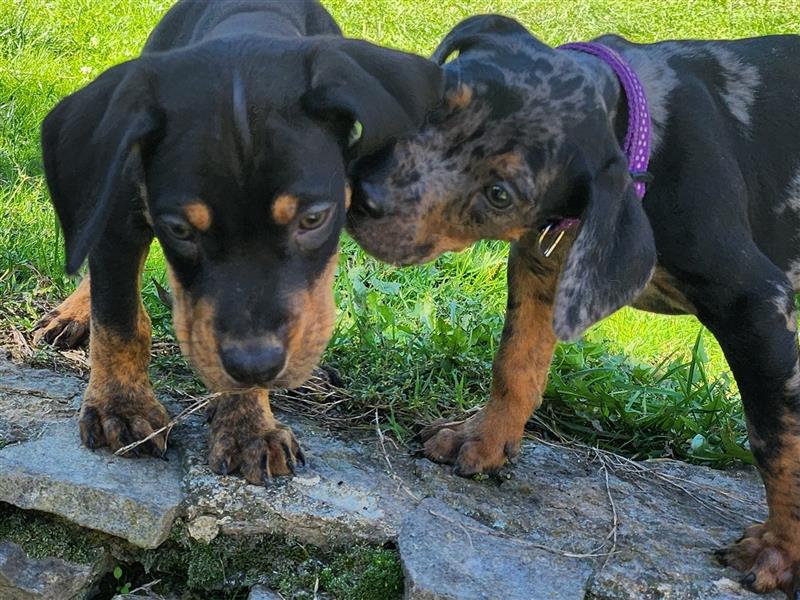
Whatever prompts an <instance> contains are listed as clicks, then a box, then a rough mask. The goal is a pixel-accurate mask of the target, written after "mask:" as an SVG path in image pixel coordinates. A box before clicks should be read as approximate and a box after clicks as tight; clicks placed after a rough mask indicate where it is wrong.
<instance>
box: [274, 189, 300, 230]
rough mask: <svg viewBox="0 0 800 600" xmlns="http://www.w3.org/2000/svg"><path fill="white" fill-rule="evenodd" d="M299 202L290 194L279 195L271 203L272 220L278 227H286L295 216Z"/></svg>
mask: <svg viewBox="0 0 800 600" xmlns="http://www.w3.org/2000/svg"><path fill="white" fill-rule="evenodd" d="M299 205H300V201H299V200H298V199H297V197H296V196H292V195H291V194H281V195H280V196H278V197H277V198H275V202H273V203H272V219H273V220H274V221H275V222H276V223H277V224H278V225H288V224H289V222H290V221H291V220H292V219H294V216H295V215H296V214H297V207H298V206H299Z"/></svg>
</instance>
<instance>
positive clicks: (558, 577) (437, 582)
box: [398, 498, 592, 600]
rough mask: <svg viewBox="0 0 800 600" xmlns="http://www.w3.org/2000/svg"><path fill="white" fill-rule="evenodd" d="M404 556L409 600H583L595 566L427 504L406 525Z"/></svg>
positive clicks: (402, 532)
mask: <svg viewBox="0 0 800 600" xmlns="http://www.w3.org/2000/svg"><path fill="white" fill-rule="evenodd" d="M398 543H399V548H400V556H401V560H402V563H403V571H404V573H405V576H406V599H407V600H439V599H441V600H445V599H450V598H452V599H453V600H460V599H462V598H487V599H488V598H503V599H504V600H530V599H531V598H538V599H541V600H549V599H551V598H558V599H562V598H563V599H565V600H566V599H572V600H581V599H583V598H584V597H585V595H586V581H587V580H588V578H589V576H590V575H591V573H592V568H591V565H590V564H588V563H586V562H583V561H581V560H579V559H577V558H572V557H569V556H565V555H562V554H556V553H553V552H550V551H548V550H543V549H542V548H541V547H540V546H539V545H537V544H533V543H530V542H526V541H524V540H520V539H518V538H515V537H512V536H509V535H506V534H504V533H502V532H499V531H497V530H495V529H492V528H490V527H486V526H485V525H482V524H481V523H479V522H477V521H475V520H474V519H470V518H469V517H465V516H464V515H462V514H461V513H458V512H456V511H454V510H452V509H450V508H449V507H448V506H447V505H446V504H444V503H443V502H441V501H440V500H435V499H433V498H429V499H426V500H423V501H422V502H421V503H420V504H419V506H417V509H416V510H415V511H414V512H412V513H411V514H410V515H409V516H408V517H407V518H406V520H405V522H404V523H403V526H402V528H401V530H400V538H399V542H398Z"/></svg>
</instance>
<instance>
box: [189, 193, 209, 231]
mask: <svg viewBox="0 0 800 600" xmlns="http://www.w3.org/2000/svg"><path fill="white" fill-rule="evenodd" d="M183 213H184V214H185V215H186V219H187V220H188V221H189V223H191V224H192V227H194V228H195V229H197V230H198V231H208V228H209V227H211V210H210V209H209V208H208V206H207V205H206V204H205V203H204V202H201V201H200V200H197V201H195V202H192V203H190V204H187V205H186V206H184V207H183Z"/></svg>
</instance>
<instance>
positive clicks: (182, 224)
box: [161, 216, 194, 240]
mask: <svg viewBox="0 0 800 600" xmlns="http://www.w3.org/2000/svg"><path fill="white" fill-rule="evenodd" d="M161 224H162V225H163V226H164V228H165V229H166V230H167V232H168V233H169V235H170V237H173V238H175V239H176V240H188V239H189V238H191V237H192V236H193V235H194V229H192V226H191V225H189V223H187V222H186V221H184V220H183V219H181V218H180V217H175V216H167V217H164V218H163V219H161Z"/></svg>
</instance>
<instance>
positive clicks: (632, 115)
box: [539, 42, 652, 256]
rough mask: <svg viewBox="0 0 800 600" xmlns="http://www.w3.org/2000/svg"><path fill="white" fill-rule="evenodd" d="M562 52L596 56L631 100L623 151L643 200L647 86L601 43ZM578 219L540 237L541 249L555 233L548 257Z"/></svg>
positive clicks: (647, 146) (648, 134)
mask: <svg viewBox="0 0 800 600" xmlns="http://www.w3.org/2000/svg"><path fill="white" fill-rule="evenodd" d="M559 49H561V50H573V51H575V52H584V53H586V54H591V55H592V56H596V57H597V58H599V59H600V60H602V61H603V62H605V63H606V64H607V65H608V66H609V67H611V69H612V70H613V71H614V73H615V74H616V76H617V78H618V79H619V81H620V84H622V89H623V91H624V92H625V97H626V98H627V100H628V132H627V133H626V134H625V142H624V144H623V150H624V151H625V156H626V157H627V158H628V170H629V171H630V173H631V177H632V178H633V181H634V183H633V187H634V189H635V190H636V195H637V196H638V197H639V199H640V200H641V199H642V198H644V194H645V192H646V191H647V190H646V180H647V177H648V174H647V165H648V164H649V162H650V144H651V139H652V130H651V127H650V108H649V107H648V104H647V96H646V95H645V93H644V87H643V86H642V82H641V81H640V79H639V77H638V76H637V75H636V72H635V71H634V70H633V69H632V68H631V66H630V64H629V63H628V61H626V60H625V59H624V58H622V56H620V55H619V54H618V53H617V52H615V51H614V50H612V49H611V48H609V47H608V46H606V45H604V44H600V43H598V42H573V43H570V44H564V45H563V46H559ZM577 223H578V219H563V220H561V221H559V222H557V223H551V224H549V225H547V226H546V227H545V228H544V229H543V230H542V233H541V235H540V236H539V247H542V244H543V242H544V240H545V238H546V237H547V235H548V234H550V233H552V234H553V235H554V236H555V240H554V241H553V243H552V244H550V245H549V247H548V248H547V249H544V248H542V252H543V253H544V255H545V256H550V254H552V252H553V250H555V248H556V246H557V245H558V243H559V242H560V241H561V239H562V238H563V237H564V234H565V232H566V230H567V229H569V228H570V227H572V226H573V225H576V224H577Z"/></svg>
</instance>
